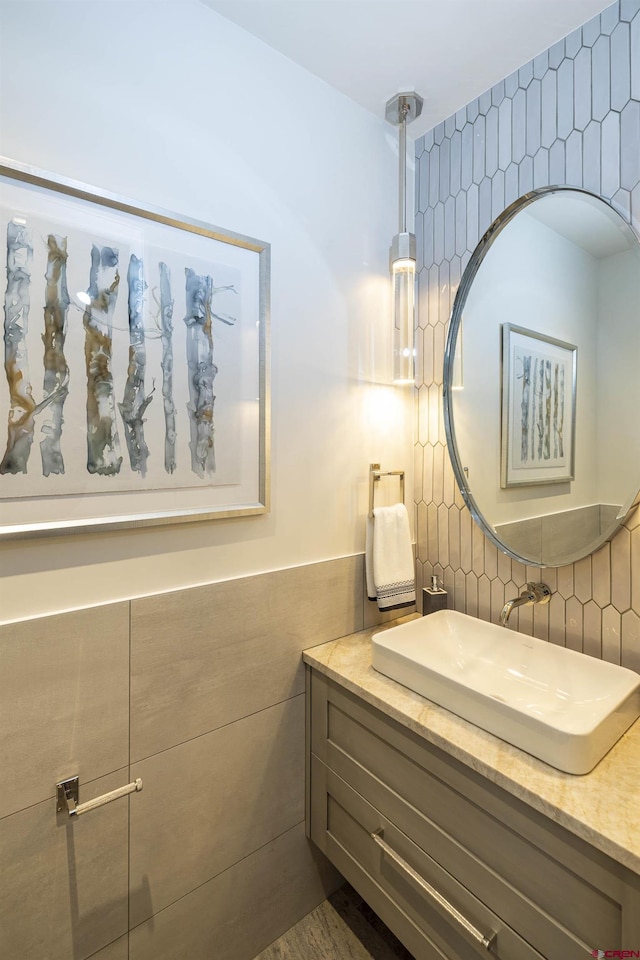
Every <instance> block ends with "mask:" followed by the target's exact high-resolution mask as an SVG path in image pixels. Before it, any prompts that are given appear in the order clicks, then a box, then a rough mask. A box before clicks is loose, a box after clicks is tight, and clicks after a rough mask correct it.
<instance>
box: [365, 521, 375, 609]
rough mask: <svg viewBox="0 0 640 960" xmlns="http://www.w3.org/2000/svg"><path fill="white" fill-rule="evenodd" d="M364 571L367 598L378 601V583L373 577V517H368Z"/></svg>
mask: <svg viewBox="0 0 640 960" xmlns="http://www.w3.org/2000/svg"><path fill="white" fill-rule="evenodd" d="M364 570H365V574H366V577H367V596H368V597H369V600H377V593H376V581H375V578H374V576H373V517H367V531H366V535H365V540H364Z"/></svg>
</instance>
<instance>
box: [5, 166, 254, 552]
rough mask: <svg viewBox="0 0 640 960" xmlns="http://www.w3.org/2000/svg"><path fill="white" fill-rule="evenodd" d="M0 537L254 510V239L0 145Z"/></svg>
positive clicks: (244, 512)
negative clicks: (4, 153) (0, 248)
mask: <svg viewBox="0 0 640 960" xmlns="http://www.w3.org/2000/svg"><path fill="white" fill-rule="evenodd" d="M0 217H1V220H2V225H1V231H2V238H3V239H2V242H3V244H4V246H5V253H4V256H2V258H1V260H2V261H3V266H2V274H1V275H0V285H1V287H2V292H1V296H2V299H3V306H4V339H3V346H2V363H3V367H4V372H2V371H0V536H28V535H42V534H46V533H58V534H60V533H67V532H71V531H82V530H88V529H91V528H100V529H114V528H119V527H123V526H134V525H146V524H156V523H175V522H179V521H186V520H198V519H212V518H224V517H236V516H241V515H250V514H261V513H264V512H265V511H267V510H268V507H269V377H268V343H269V269H270V267H269V255H270V250H269V245H268V244H267V243H263V242H261V241H259V240H255V239H253V238H251V237H246V236H241V235H239V234H236V233H232V232H230V231H226V230H222V229H220V228H219V227H215V226H212V225H210V224H207V223H202V222H199V221H196V220H191V219H186V218H184V217H180V216H178V215H176V214H173V213H169V212H167V211H163V210H159V209H155V208H148V207H140V206H136V205H135V204H133V203H132V202H131V201H128V200H125V199H123V198H121V197H117V196H115V195H113V194H109V193H106V192H104V191H101V190H97V189H94V188H93V187H89V186H86V185H84V184H81V183H78V182H75V181H70V180H65V179H61V178H59V177H54V176H53V175H51V174H48V173H46V172H44V171H40V170H37V169H35V168H32V167H26V166H24V165H20V164H18V163H15V162H13V161H10V160H6V159H3V158H0Z"/></svg>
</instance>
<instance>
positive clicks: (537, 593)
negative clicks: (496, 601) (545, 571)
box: [500, 582, 551, 627]
mask: <svg viewBox="0 0 640 960" xmlns="http://www.w3.org/2000/svg"><path fill="white" fill-rule="evenodd" d="M550 599H551V590H550V589H549V587H548V586H547V585H546V583H531V582H529V583H527V584H526V585H525V587H524V589H523V591H522V593H521V594H520V596H519V597H514V599H513V600H507V602H506V603H505V605H504V607H503V608H502V610H501V611H500V626H501V627H506V625H507V621H508V619H509V615H510V613H511V611H512V610H513V608H514V607H523V606H529V604H532V603H549V600H550Z"/></svg>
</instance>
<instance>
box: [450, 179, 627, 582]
mask: <svg viewBox="0 0 640 960" xmlns="http://www.w3.org/2000/svg"><path fill="white" fill-rule="evenodd" d="M567 191H569V192H571V193H582V194H584V195H585V196H588V197H592V198H595V199H596V200H600V201H601V202H602V203H604V204H605V205H606V206H608V207H609V208H610V209H611V210H612V211H613V212H614V213H615V214H616V216H617V217H620V219H621V220H622V221H623V222H624V223H626V224H627V226H628V227H629V229H630V230H631V231H632V233H633V234H634V235H635V237H636V240H638V242H639V243H640V237H638V235H637V233H636V231H635V230H634V229H633V227H632V225H631V224H630V223H629V221H627V220H626V219H625V218H624V217H623V216H622V215H621V214H620V212H619V211H618V210H616V208H615V207H614V206H613V205H612V204H611V203H609V201H608V200H606V199H605V198H604V197H601V196H599V195H598V194H594V193H591V192H590V191H589V190H583V189H582V188H580V187H572V186H569V185H563V186H559V185H556V186H549V187H538V188H536V189H535V190H531V191H529V192H528V193H525V194H523V195H522V196H521V197H519V198H518V199H517V200H515V201H514V202H513V203H511V204H510V205H509V206H508V207H506V208H505V210H503V212H502V213H501V214H500V215H499V216H498V217H496V219H495V220H494V221H493V223H492V224H491V226H490V227H489V229H488V230H487V231H486V233H485V234H484V235H483V236H482V237H481V239H480V241H479V243H478V245H477V246H476V248H475V250H474V251H473V253H472V254H471V258H470V260H469V262H468V264H467V266H466V268H465V270H464V272H463V274H462V278H461V280H460V284H459V286H458V290H457V292H456V296H455V299H454V303H453V308H452V311H451V317H450V319H449V329H448V331H447V340H446V345H445V352H444V370H443V380H442V392H443V413H444V429H445V436H446V440H447V451H448V453H449V458H450V460H451V465H452V467H453V473H454V476H455V479H456V483H457V485H458V488H459V490H460V493H461V495H462V499H463V500H464V502H465V504H466V506H467V507H468V509H469V512H470V513H471V516H472V517H473V519H474V521H475V522H476V523H477V524H478V526H479V527H480V529H481V530H482V532H483V534H484V535H485V537H486V538H487V539H488V540H490V541H491V543H493V544H494V546H496V547H497V548H498V550H500V551H501V552H502V553H505V554H506V555H507V556H508V557H511V559H512V560H517V561H518V562H519V563H522V564H524V565H525V566H528V567H538V568H544V567H549V566H550V565H549V564H548V563H545V562H544V560H543V559H541V560H532V559H531V558H530V557H524V556H521V555H520V554H518V553H516V552H515V551H514V550H512V549H511V548H510V547H508V546H507V545H506V544H505V543H503V541H502V540H500V538H499V537H498V536H497V534H496V532H495V530H494V529H493V527H491V526H490V525H489V523H488V522H487V521H486V520H485V518H484V516H483V514H482V511H481V510H480V509H479V507H478V505H477V503H476V501H475V499H474V497H473V494H472V493H471V490H470V489H469V484H468V482H467V477H466V474H465V469H464V467H463V465H462V461H461V459H460V453H459V450H458V445H457V442H456V435H455V427H454V422H453V396H452V387H453V376H454V358H455V351H456V342H457V339H458V333H459V331H460V325H461V322H462V314H463V311H464V308H465V305H466V302H467V299H468V296H469V292H470V290H471V287H472V285H473V282H474V280H475V278H476V275H477V273H478V270H479V269H480V267H481V265H482V263H483V261H484V259H485V257H486V256H487V254H488V253H489V251H490V249H491V247H492V245H493V243H494V242H495V240H496V239H497V237H498V236H499V235H500V234H501V233H502V231H503V230H504V229H505V227H506V226H508V224H509V223H511V221H512V220H513V219H514V217H515V216H517V214H519V213H521V212H522V211H523V210H525V209H526V208H527V207H528V206H529V205H530V204H532V203H534V202H535V201H536V200H539V199H540V198H541V197H544V196H549V195H551V194H559V193H566V192H567ZM638 503H640V489H639V490H638V491H637V492H636V494H635V497H634V499H633V501H632V503H631V505H630V507H629V509H628V510H627V512H626V514H625V516H623V517H620V518H618V519H616V521H615V523H614V524H612V525H611V526H610V527H609V528H608V529H607V530H605V532H604V533H602V534H601V535H600V536H598V537H597V538H596V539H595V540H593V541H591V542H590V543H588V544H586V545H585V546H584V548H582V549H580V550H579V551H577V552H576V553H575V554H572V555H568V556H567V557H563V558H562V559H561V562H560V563H557V564H556V563H554V564H553V567H554V568H555V567H558V566H565V565H566V564H569V563H575V562H576V561H577V560H581V559H582V558H583V557H586V556H589V555H590V554H592V553H593V552H594V551H596V550H597V549H598V548H599V547H601V546H602V545H603V544H605V543H606V542H607V541H609V540H611V538H612V537H613V536H614V534H615V533H617V531H618V530H619V529H620V527H621V526H622V525H623V523H624V522H625V520H626V518H627V517H628V516H629V513H630V512H631V510H633V508H634V507H635V506H637V505H638Z"/></svg>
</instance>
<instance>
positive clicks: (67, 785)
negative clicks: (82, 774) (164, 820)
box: [56, 777, 142, 817]
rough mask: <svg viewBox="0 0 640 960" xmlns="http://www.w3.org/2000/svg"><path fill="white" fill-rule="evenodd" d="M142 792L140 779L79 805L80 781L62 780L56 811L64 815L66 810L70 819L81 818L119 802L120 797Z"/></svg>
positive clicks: (57, 795)
mask: <svg viewBox="0 0 640 960" xmlns="http://www.w3.org/2000/svg"><path fill="white" fill-rule="evenodd" d="M140 790H142V780H141V779H140V777H138V779H137V780H134V781H133V783H127V784H126V786H124V787H118V789H117V790H110V791H109V793H103V794H102V796H101V797H95V798H94V799H93V800H87V802H86V803H78V800H79V797H80V780H79V778H78V777H70V778H69V779H68V780H62V781H61V782H60V783H57V784H56V810H57V812H58V813H64V811H65V810H66V811H67V813H68V814H69V816H70V817H80V816H82V814H83V813H89V811H90V810H95V809H96V808H97V807H103V806H104V805H105V803H111V802H112V801H113V800H119V799H120V797H126V796H128V795H129V794H130V793H137V792H139V791H140Z"/></svg>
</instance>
